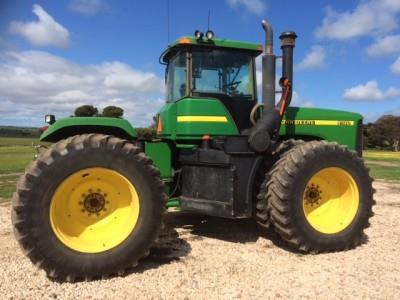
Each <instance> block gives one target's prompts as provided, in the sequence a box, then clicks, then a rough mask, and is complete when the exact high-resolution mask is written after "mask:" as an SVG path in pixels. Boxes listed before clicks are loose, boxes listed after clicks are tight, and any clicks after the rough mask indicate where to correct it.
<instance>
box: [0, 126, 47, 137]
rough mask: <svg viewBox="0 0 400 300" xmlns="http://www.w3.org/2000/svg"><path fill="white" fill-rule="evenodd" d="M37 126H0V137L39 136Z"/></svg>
mask: <svg viewBox="0 0 400 300" xmlns="http://www.w3.org/2000/svg"><path fill="white" fill-rule="evenodd" d="M39 136H40V129H39V128H37V127H18V126H0V137H39Z"/></svg>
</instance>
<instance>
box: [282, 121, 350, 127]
mask: <svg viewBox="0 0 400 300" xmlns="http://www.w3.org/2000/svg"><path fill="white" fill-rule="evenodd" d="M282 125H306V126H308V125H319V126H353V125H354V121H340V120H282Z"/></svg>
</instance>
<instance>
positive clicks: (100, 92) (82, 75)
mask: <svg viewBox="0 0 400 300" xmlns="http://www.w3.org/2000/svg"><path fill="white" fill-rule="evenodd" d="M0 62H1V63H0V103H1V108H2V109H1V112H2V117H1V120H2V121H1V122H2V123H3V124H4V123H5V122H7V120H12V121H9V122H10V123H11V122H12V123H15V120H17V119H18V120H21V124H25V125H27V124H36V125H40V124H41V121H42V119H43V115H44V114H46V113H55V114H56V115H57V116H59V117H62V116H68V115H70V114H72V113H73V111H74V109H75V108H76V107H77V106H79V105H83V104H92V105H95V106H97V107H98V108H99V109H102V108H104V107H105V106H107V105H117V106H121V107H122V108H123V109H124V110H125V117H126V118H127V119H128V120H130V121H131V122H132V123H133V124H134V125H135V126H146V125H149V124H150V122H151V120H152V119H151V118H152V116H153V115H154V114H155V113H156V112H157V111H158V109H159V108H160V107H161V105H162V104H163V103H164V101H163V100H162V98H163V93H164V80H163V79H162V78H160V77H158V76H157V75H155V74H154V73H151V72H143V71H140V70H137V69H134V68H132V67H130V66H129V65H126V64H124V63H122V62H119V61H112V62H103V63H100V64H95V65H82V64H76V63H74V62H71V61H69V60H66V59H63V58H61V57H58V56H55V55H52V54H49V53H47V52H42V51H24V52H9V53H7V54H3V55H2V56H1V57H0Z"/></svg>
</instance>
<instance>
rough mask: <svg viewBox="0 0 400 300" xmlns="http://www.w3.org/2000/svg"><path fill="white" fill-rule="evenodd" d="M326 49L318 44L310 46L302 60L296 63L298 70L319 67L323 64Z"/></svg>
mask: <svg viewBox="0 0 400 300" xmlns="http://www.w3.org/2000/svg"><path fill="white" fill-rule="evenodd" d="M325 58H326V51H325V48H324V47H322V46H319V45H316V46H312V48H311V52H309V53H308V54H307V55H306V56H305V57H304V58H303V60H302V61H301V62H300V63H299V64H298V66H297V67H298V68H299V70H316V69H320V68H321V67H323V66H324V64H325Z"/></svg>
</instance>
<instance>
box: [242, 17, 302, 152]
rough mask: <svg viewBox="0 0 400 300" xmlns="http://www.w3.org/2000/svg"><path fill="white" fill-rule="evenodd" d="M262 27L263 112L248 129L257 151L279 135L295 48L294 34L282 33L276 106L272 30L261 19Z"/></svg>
mask: <svg viewBox="0 0 400 300" xmlns="http://www.w3.org/2000/svg"><path fill="white" fill-rule="evenodd" d="M262 27H263V28H264V30H265V35H266V42H265V55H264V56H263V57H262V63H263V64H262V72H263V74H262V78H263V82H262V95H263V102H264V113H263V115H262V117H261V118H260V119H259V120H258V122H257V123H256V124H255V125H254V126H253V128H252V129H251V130H250V134H249V139H248V141H249V144H250V147H251V148H252V149H253V150H254V151H256V152H265V151H267V150H268V149H269V148H270V146H271V143H272V140H274V139H276V138H277V137H278V136H279V128H280V126H281V122H282V118H283V115H284V114H285V111H286V108H287V107H288V106H289V104H290V101H291V100H292V83H293V48H294V47H295V40H296V38H297V35H296V33H294V32H292V31H287V32H284V33H282V34H281V36H280V39H281V49H282V78H281V79H280V80H279V84H280V85H281V87H282V96H281V99H280V101H279V102H278V104H276V105H275V68H276V67H275V61H276V56H275V55H274V54H273V41H272V39H273V31H272V27H271V25H270V24H269V23H268V22H267V21H265V20H263V21H262Z"/></svg>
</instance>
